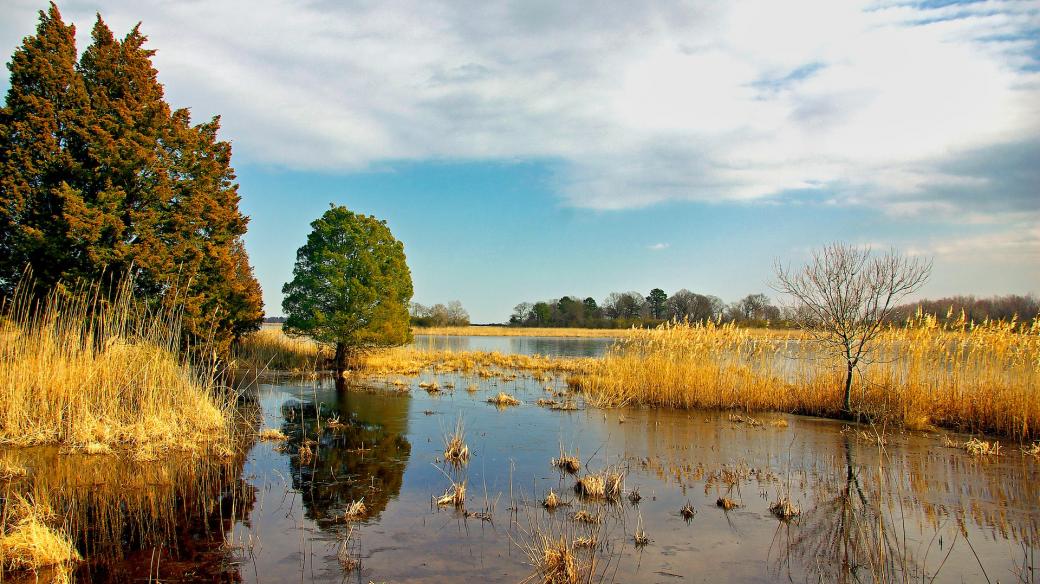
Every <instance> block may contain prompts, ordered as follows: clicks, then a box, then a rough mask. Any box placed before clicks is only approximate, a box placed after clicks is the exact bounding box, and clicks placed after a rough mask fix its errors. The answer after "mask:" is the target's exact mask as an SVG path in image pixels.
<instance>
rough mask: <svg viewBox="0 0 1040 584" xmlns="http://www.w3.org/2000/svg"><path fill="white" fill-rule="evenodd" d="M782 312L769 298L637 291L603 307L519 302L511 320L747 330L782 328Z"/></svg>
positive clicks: (575, 299) (590, 302)
mask: <svg viewBox="0 0 1040 584" xmlns="http://www.w3.org/2000/svg"><path fill="white" fill-rule="evenodd" d="M781 317H782V311H781V309H780V308H779V307H777V306H774V305H773V303H772V301H771V300H770V299H769V297H768V296H766V295H765V294H749V295H747V296H745V297H744V298H742V299H740V300H739V301H737V302H733V303H730V304H727V303H725V302H724V301H723V300H722V299H721V298H719V297H718V296H712V295H710V294H697V293H695V292H690V291H689V290H686V289H685V288H684V289H682V290H678V291H677V292H675V293H674V294H672V295H671V296H669V295H668V294H666V293H665V292H664V290H661V289H660V288H654V289H653V290H651V291H650V293H649V294H648V295H646V296H643V295H642V294H640V293H639V292H613V293H611V294H610V295H608V296H607V297H606V298H605V299H604V300H603V301H602V302H596V299H595V298H592V297H591V296H590V297H586V298H585V299H581V297H580V296H564V297H562V298H559V299H557V300H546V301H540V302H534V303H531V302H521V303H520V304H517V305H516V307H515V308H514V309H513V314H512V316H510V317H509V324H510V325H512V326H530V327H588V328H628V327H632V326H638V327H647V326H655V325H657V324H660V323H662V322H665V321H669V320H684V319H686V320H690V321H691V322H697V321H707V320H713V321H716V322H737V323H741V324H745V325H747V326H762V325H765V324H767V323H773V324H776V325H780V326H782V323H781V321H782V318H781Z"/></svg>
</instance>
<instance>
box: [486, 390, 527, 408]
mask: <svg viewBox="0 0 1040 584" xmlns="http://www.w3.org/2000/svg"><path fill="white" fill-rule="evenodd" d="M487 401H488V403H489V404H495V405H496V406H498V407H505V406H518V405H520V400H518V399H516V398H515V397H513V396H511V395H509V394H508V393H506V392H504V391H500V392H498V395H496V396H493V397H489V398H488V400H487Z"/></svg>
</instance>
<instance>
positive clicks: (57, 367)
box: [0, 278, 235, 459]
mask: <svg viewBox="0 0 1040 584" xmlns="http://www.w3.org/2000/svg"><path fill="white" fill-rule="evenodd" d="M29 280H30V278H25V279H23V284H21V285H20V286H19V288H18V289H17V290H16V291H15V293H14V294H13V295H12V297H11V299H10V300H9V301H7V302H5V303H4V305H3V306H2V311H0V312H2V315H3V316H2V317H0V444H9V445H18V446H29V445H41V444H52V445H58V446H61V447H63V448H65V449H67V450H82V451H86V452H92V453H107V452H111V451H113V450H114V449H122V450H130V451H133V452H135V454H136V455H137V456H138V457H139V458H140V459H149V458H154V457H155V456H156V455H158V454H160V453H162V452H165V451H169V450H186V451H193V452H199V451H202V450H210V449H216V450H217V451H219V452H220V453H222V454H230V449H231V445H232V426H233V419H234V401H235V398H234V396H233V395H232V394H231V392H229V391H226V390H225V389H223V388H222V387H221V386H220V384H218V383H217V381H216V375H217V371H216V368H215V367H213V366H211V365H209V364H207V363H198V362H195V363H192V362H191V360H190V357H189V353H188V352H187V351H183V350H182V349H181V337H180V330H181V327H180V322H181V321H180V312H179V311H177V310H174V309H163V308H159V309H149V308H146V307H145V306H144V305H143V304H142V303H140V302H138V301H137V300H136V299H135V298H134V297H133V293H132V290H133V287H132V282H130V281H125V282H123V283H122V284H120V285H119V286H118V287H117V288H116V289H115V290H114V291H113V292H114V294H112V296H111V297H108V296H107V295H106V294H105V293H104V292H105V291H104V290H102V288H101V286H99V285H93V286H84V287H81V288H78V289H75V290H72V291H65V289H61V291H56V292H54V293H52V294H50V295H48V296H46V297H45V298H42V299H37V298H36V296H35V295H34V293H33V292H34V291H33V289H32V284H31V283H29ZM193 353H194V354H196V355H198V354H205V353H206V351H205V349H204V347H196V350H195V351H194V352H193Z"/></svg>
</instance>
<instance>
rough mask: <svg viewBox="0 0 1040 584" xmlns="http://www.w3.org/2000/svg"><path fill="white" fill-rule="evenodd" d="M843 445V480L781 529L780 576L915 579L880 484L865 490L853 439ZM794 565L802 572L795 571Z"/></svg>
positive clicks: (821, 491)
mask: <svg viewBox="0 0 1040 584" xmlns="http://www.w3.org/2000/svg"><path fill="white" fill-rule="evenodd" d="M842 439H843V441H844V452H845V465H844V469H842V473H841V474H840V475H838V476H839V477H841V478H839V479H838V480H837V481H829V482H828V483H825V484H822V485H819V487H818V488H817V489H816V492H817V499H818V502H817V504H816V505H815V506H814V507H813V508H812V509H810V510H809V511H807V512H805V513H803V514H802V516H801V518H799V519H798V520H797V521H794V522H790V523H788V522H783V521H781V522H780V524H779V525H778V526H777V533H776V536H775V537H774V539H773V546H774V548H775V549H777V550H778V556H777V557H776V558H775V560H774V564H773V565H774V571H775V573H776V574H778V575H779V574H786V575H787V576H788V577H789V578H792V575H791V572H792V570H798V569H799V568H800V569H803V570H805V572H806V576H807V580H810V581H820V582H840V583H845V582H896V581H900V582H901V581H909V580H912V579H916V578H917V577H918V576H917V572H918V567H917V565H916V564H915V562H914V560H913V558H912V557H911V555H910V554H909V553H908V552H907V550H906V549H905V546H904V545H901V543H900V541H899V539H898V537H897V532H896V529H895V526H894V525H893V524H892V518H891V516H890V515H889V514H886V513H885V510H884V508H883V506H882V495H881V493H882V491H881V484H880V481H875V482H873V483H871V484H867V485H866V487H865V486H864V484H863V482H862V481H861V479H860V473H861V471H862V470H863V469H860V468H857V466H856V464H855V460H854V457H853V451H852V444H851V438H850V437H849V436H848V435H843V437H842ZM879 478H880V477H879ZM792 560H797V561H798V562H799V564H800V566H794V567H792Z"/></svg>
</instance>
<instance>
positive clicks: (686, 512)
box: [679, 501, 697, 523]
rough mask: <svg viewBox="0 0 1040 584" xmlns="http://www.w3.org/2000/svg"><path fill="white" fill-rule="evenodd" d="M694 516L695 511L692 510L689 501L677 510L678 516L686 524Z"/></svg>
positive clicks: (691, 504)
mask: <svg viewBox="0 0 1040 584" xmlns="http://www.w3.org/2000/svg"><path fill="white" fill-rule="evenodd" d="M696 514H697V510H696V509H694V508H693V503H690V502H689V501H687V502H686V504H685V505H683V506H682V508H681V509H679V516H680V517H682V518H683V520H684V521H686V523H689V522H690V521H691V520H692V519H693V516H694V515H696Z"/></svg>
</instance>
